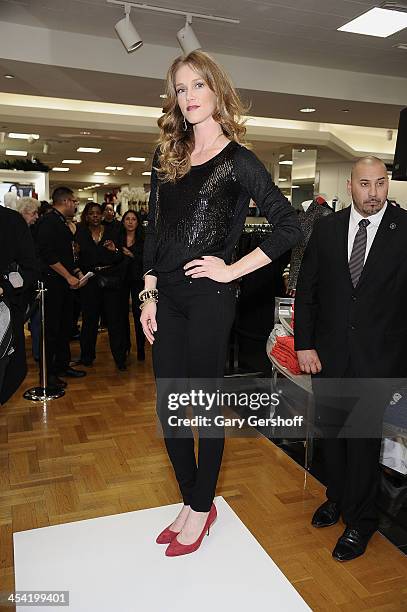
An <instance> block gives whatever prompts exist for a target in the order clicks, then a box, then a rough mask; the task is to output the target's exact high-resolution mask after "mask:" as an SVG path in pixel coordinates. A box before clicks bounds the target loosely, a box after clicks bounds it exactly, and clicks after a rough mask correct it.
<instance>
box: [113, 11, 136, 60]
mask: <svg viewBox="0 0 407 612" xmlns="http://www.w3.org/2000/svg"><path fill="white" fill-rule="evenodd" d="M130 10H131V5H130V4H128V3H127V2H125V3H124V13H125V16H124V17H123V19H120V21H118V22H117V23H116V25H115V26H114V29H115V30H116V32H117V35H118V37H119V38H120V40H121V41H122V43H123V45H124V48H125V49H126V51H127V53H131V52H132V51H135V50H136V49H139V48H140V47H141V45H142V44H143V40H142V38H141V36H140V34H139V33H138V32H137V30H136V28H135V27H134V24H133V22H132V21H131V20H130Z"/></svg>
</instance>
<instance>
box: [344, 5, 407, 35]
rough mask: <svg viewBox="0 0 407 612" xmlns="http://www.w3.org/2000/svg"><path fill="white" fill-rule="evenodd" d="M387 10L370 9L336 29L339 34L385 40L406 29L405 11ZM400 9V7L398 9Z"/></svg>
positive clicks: (406, 18)
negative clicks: (362, 35)
mask: <svg viewBox="0 0 407 612" xmlns="http://www.w3.org/2000/svg"><path fill="white" fill-rule="evenodd" d="M394 6H395V8H394V9H392V10H388V9H385V8H378V7H375V8H372V9H370V11H367V13H363V15H360V16H359V17H356V19H352V21H349V22H348V23H345V25H343V26H341V27H340V28H338V31H339V32H351V33H352V34H364V35H365V36H377V37H379V38H387V37H388V36H391V35H392V34H395V33H396V32H399V31H400V30H403V29H404V28H407V12H406V10H405V9H404V10H397V3H396V4H395V5H394ZM400 8H402V7H400Z"/></svg>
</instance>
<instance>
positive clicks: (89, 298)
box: [75, 202, 126, 371]
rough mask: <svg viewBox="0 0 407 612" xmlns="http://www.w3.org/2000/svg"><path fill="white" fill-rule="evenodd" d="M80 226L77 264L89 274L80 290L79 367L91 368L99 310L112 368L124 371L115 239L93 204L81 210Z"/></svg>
mask: <svg viewBox="0 0 407 612" xmlns="http://www.w3.org/2000/svg"><path fill="white" fill-rule="evenodd" d="M82 217H83V223H84V224H85V225H82V226H81V227H80V228H79V229H78V231H77V233H76V236H75V241H76V243H77V245H78V250H79V252H78V263H79V267H80V269H81V271H82V272H83V273H84V274H86V273H87V272H93V273H94V274H95V276H94V277H92V278H91V279H90V280H89V282H88V284H87V285H86V287H83V289H81V291H80V293H81V308H82V327H81V337H80V343H81V359H80V363H82V364H83V365H85V366H91V365H92V364H93V362H94V360H95V358H96V341H97V333H98V325H99V318H100V315H101V311H102V307H103V308H104V312H105V315H106V320H107V329H108V333H109V344H110V350H111V352H112V355H113V358H114V360H115V363H116V366H117V368H118V369H119V370H121V371H123V370H125V369H126V332H125V327H124V318H123V314H122V312H123V311H122V303H121V301H120V291H121V285H122V282H121V281H122V279H121V274H122V267H121V266H120V264H121V263H122V261H123V254H122V253H121V252H120V251H119V248H118V247H117V244H118V242H117V241H118V235H117V233H116V232H115V231H114V229H112V228H111V226H108V225H107V226H106V225H103V223H102V208H101V206H100V204H97V203H95V202H91V203H89V204H88V205H87V206H86V207H85V210H84V214H83V215H82Z"/></svg>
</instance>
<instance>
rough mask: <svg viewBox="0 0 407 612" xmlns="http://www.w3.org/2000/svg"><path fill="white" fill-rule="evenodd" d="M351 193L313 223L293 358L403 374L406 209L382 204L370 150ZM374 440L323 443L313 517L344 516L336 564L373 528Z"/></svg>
mask: <svg viewBox="0 0 407 612" xmlns="http://www.w3.org/2000/svg"><path fill="white" fill-rule="evenodd" d="M348 190H349V193H350V195H351V196H352V205H351V206H350V207H349V208H347V209H345V210H342V211H340V212H338V213H335V214H333V215H329V216H328V217H325V218H323V219H321V220H320V221H318V223H317V224H316V226H315V228H314V231H313V233H312V236H311V239H310V242H309V244H308V247H307V249H306V251H305V255H304V259H303V262H302V266H301V270H300V274H299V278H298V284H297V293H296V299H295V348H296V350H297V355H298V360H299V364H300V367H301V370H302V371H303V372H304V373H308V374H312V375H314V377H323V378H324V379H327V378H328V379H336V380H337V379H343V378H347V379H355V378H360V379H366V378H369V379H379V378H381V379H384V378H403V377H405V376H406V375H407V360H406V358H405V350H406V346H407V322H406V315H405V308H406V304H407V255H406V244H407V212H406V211H405V210H403V209H399V208H396V207H394V206H391V205H390V204H388V202H387V193H388V177H387V171H386V167H385V165H384V163H383V162H382V161H381V160H380V159H378V158H376V157H365V158H363V159H360V160H359V161H357V162H356V163H355V164H354V166H353V169H352V175H351V179H350V180H349V181H348ZM315 382H318V380H315V378H314V383H315ZM322 382H323V381H322ZM342 384H344V381H342ZM358 384H359V383H358ZM317 388H318V387H317V385H314V393H315V390H316V389H317ZM315 395H316V398H315V400H316V414H317V415H318V417H319V418H320V419H322V421H323V420H324V418H325V420H326V421H327V422H329V420H330V418H331V416H332V414H334V413H335V410H333V411H331V412H330V413H329V414H328V413H327V412H325V413H324V406H322V405H321V397H319V396H318V393H316V394H315ZM347 404H348V408H349V401H348V400H347V399H346V398H344V399H343V400H340V401H339V402H338V401H337V405H336V407H337V408H338V405H339V408H340V410H339V411H338V410H336V413H338V412H341V411H342V410H343V411H344V414H343V418H344V420H343V421H342V423H343V422H345V421H346V414H347V415H349V412H348V408H347V407H346V406H347ZM336 413H335V419H336V418H337V414H336ZM321 415H322V416H321ZM371 419H373V420H374V419H377V412H375V413H374V410H373V408H371V406H370V407H369V406H367V410H366V423H367V424H368V421H369V420H371ZM379 422H380V419H379ZM378 429H379V428H377V429H376V431H378ZM322 430H323V431H324V428H323V427H322ZM325 431H326V430H325ZM380 442H381V441H380V438H379V433H377V435H376V436H375V437H368V435H363V434H360V435H359V436H355V437H353V438H350V437H349V438H340V437H339V438H338V437H336V438H333V439H326V437H325V438H323V439H322V441H321V444H322V451H323V459H324V467H325V471H326V480H327V501H326V502H325V503H324V504H323V505H322V506H320V507H319V508H318V509H317V511H316V512H315V514H314V517H313V519H312V524H313V525H314V527H327V526H329V525H334V524H335V523H337V522H338V520H339V518H340V516H341V515H342V518H343V521H344V523H345V524H346V529H345V531H344V533H343V534H342V536H341V537H340V538H339V540H338V542H337V545H336V547H335V549H334V551H333V556H334V558H335V559H337V560H339V561H345V560H351V559H354V558H355V557H357V556H359V555H361V554H363V553H364V552H365V549H366V546H367V544H368V542H369V539H370V537H371V536H372V534H373V533H374V531H375V530H376V529H377V526H378V516H377V512H376V507H375V497H376V491H377V486H378V480H379V474H380V472H379V455H380Z"/></svg>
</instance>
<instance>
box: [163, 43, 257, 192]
mask: <svg viewBox="0 0 407 612" xmlns="http://www.w3.org/2000/svg"><path fill="white" fill-rule="evenodd" d="M184 64H187V65H188V66H190V67H191V68H192V69H193V70H195V71H196V72H197V73H198V74H199V75H200V76H201V78H202V79H203V80H204V81H205V82H206V84H207V85H208V87H209V88H210V89H211V90H212V91H213V92H214V94H215V95H216V98H217V107H216V110H215V112H214V113H213V115H212V116H213V119H214V120H215V121H216V122H217V123H219V125H220V126H221V127H222V131H223V133H224V135H225V136H226V137H227V138H229V139H230V140H235V141H236V142H239V143H244V142H245V135H246V127H245V120H244V119H243V118H242V115H243V114H244V113H245V112H247V109H246V108H245V107H244V105H243V103H242V101H241V100H240V98H239V96H238V94H237V93H236V90H235V88H234V87H233V85H232V82H231V80H230V78H229V76H228V75H227V74H226V72H225V71H224V69H223V68H222V67H221V66H220V65H219V64H218V63H217V62H215V60H214V59H213V58H212V57H211V56H210V55H208V54H207V53H205V52H204V51H192V53H189V54H188V55H187V56H182V55H181V56H179V57H177V58H176V59H175V60H174V61H173V63H172V64H171V66H170V68H169V70H168V73H167V82H166V95H167V97H166V100H165V103H164V107H163V113H164V114H163V115H162V116H161V117H160V118H159V120H158V122H157V123H158V127H159V128H160V137H159V156H158V168H157V172H158V176H159V178H160V179H161V180H163V181H170V182H175V181H176V180H178V179H180V178H182V177H183V176H185V175H186V174H187V173H188V172H189V170H190V169H191V153H192V151H193V149H194V130H193V127H192V125H191V124H189V123H188V122H187V129H186V130H185V129H184V117H183V114H182V112H181V110H180V108H179V106H178V100H177V92H176V89H175V75H176V72H177V70H178V68H180V67H181V66H182V65H184Z"/></svg>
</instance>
